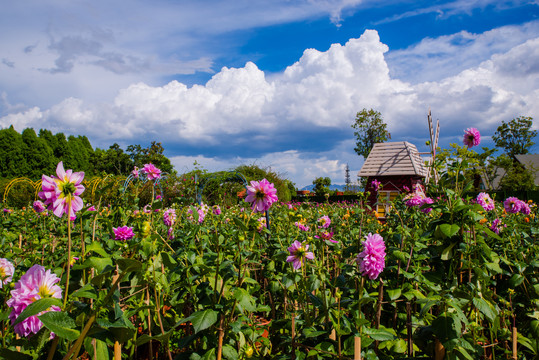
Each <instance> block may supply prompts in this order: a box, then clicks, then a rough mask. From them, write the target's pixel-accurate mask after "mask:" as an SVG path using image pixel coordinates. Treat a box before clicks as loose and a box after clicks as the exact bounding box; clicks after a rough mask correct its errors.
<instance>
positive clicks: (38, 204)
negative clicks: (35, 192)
mask: <svg viewBox="0 0 539 360" xmlns="http://www.w3.org/2000/svg"><path fill="white" fill-rule="evenodd" d="M32 207H33V208H34V210H35V212H36V213H42V212H43V211H45V209H46V207H45V204H43V202H42V201H41V200H36V201H34V202H33V204H32Z"/></svg>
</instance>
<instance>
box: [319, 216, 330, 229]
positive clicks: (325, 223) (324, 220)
mask: <svg viewBox="0 0 539 360" xmlns="http://www.w3.org/2000/svg"><path fill="white" fill-rule="evenodd" d="M317 222H318V224H319V227H321V228H324V229H327V228H328V227H329V225H331V219H330V218H329V216H327V215H324V216H322V217H321V218H319V219H318V220H317Z"/></svg>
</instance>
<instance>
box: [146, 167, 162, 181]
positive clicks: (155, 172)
mask: <svg viewBox="0 0 539 360" xmlns="http://www.w3.org/2000/svg"><path fill="white" fill-rule="evenodd" d="M141 171H142V172H143V173H145V174H146V176H147V177H148V180H155V179H159V178H160V177H161V170H159V169H158V168H157V167H156V166H155V165H154V164H152V163H149V164H144V167H143V168H142V170H141Z"/></svg>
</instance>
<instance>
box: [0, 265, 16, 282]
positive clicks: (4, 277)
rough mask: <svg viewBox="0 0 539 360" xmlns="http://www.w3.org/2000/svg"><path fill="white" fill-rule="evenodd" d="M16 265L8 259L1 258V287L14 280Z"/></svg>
mask: <svg viewBox="0 0 539 360" xmlns="http://www.w3.org/2000/svg"><path fill="white" fill-rule="evenodd" d="M14 272H15V267H14V266H13V264H12V263H11V261H9V260H8V259H4V258H0V289H1V288H2V286H3V285H6V284H9V283H10V282H11V280H13V273H14Z"/></svg>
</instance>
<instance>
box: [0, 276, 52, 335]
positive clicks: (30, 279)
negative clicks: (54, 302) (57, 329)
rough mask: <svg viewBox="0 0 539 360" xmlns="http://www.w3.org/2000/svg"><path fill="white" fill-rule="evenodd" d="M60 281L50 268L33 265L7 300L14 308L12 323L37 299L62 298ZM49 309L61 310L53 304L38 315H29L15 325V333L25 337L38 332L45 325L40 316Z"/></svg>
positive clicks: (10, 316)
mask: <svg viewBox="0 0 539 360" xmlns="http://www.w3.org/2000/svg"><path fill="white" fill-rule="evenodd" d="M58 282H60V278H59V277H58V276H56V274H54V273H52V272H51V271H50V270H45V268H44V267H43V266H40V265H34V266H32V267H31V268H30V269H29V270H28V271H27V272H26V273H25V274H24V275H23V276H21V278H20V280H19V281H18V282H17V283H16V284H15V288H14V290H11V299H9V300H8V301H7V302H6V304H7V305H8V306H9V307H11V308H12V310H11V313H10V314H9V319H10V320H11V323H12V324H14V323H15V321H16V320H17V317H18V316H19V315H20V314H21V313H22V312H23V310H24V309H26V307H27V306H28V305H30V304H31V303H33V302H34V301H36V300H39V299H44V298H47V297H52V298H56V299H61V298H62V289H61V288H60V286H58V285H56V283H58ZM47 311H60V308H59V307H58V306H51V308H50V309H48V310H45V311H43V312H41V313H40V314H38V315H34V316H30V317H28V318H27V319H25V320H24V321H22V322H20V323H18V324H17V325H15V326H14V330H15V333H17V334H19V335H20V336H24V337H27V336H29V335H30V334H32V333H33V334H36V333H37V332H38V331H39V330H40V329H41V327H42V326H43V324H42V323H41V321H40V320H39V318H38V316H39V315H41V314H43V313H45V312H47Z"/></svg>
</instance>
